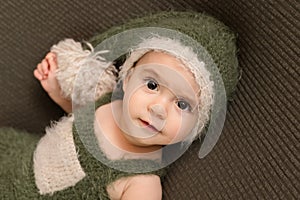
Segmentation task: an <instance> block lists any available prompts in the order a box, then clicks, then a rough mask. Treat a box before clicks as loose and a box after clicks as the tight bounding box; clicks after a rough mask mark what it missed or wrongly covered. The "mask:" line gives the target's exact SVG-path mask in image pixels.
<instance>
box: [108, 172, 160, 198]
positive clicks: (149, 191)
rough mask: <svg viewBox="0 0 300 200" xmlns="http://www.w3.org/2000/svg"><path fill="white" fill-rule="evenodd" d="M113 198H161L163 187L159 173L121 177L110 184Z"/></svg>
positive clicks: (110, 192) (110, 193) (110, 194)
mask: <svg viewBox="0 0 300 200" xmlns="http://www.w3.org/2000/svg"><path fill="white" fill-rule="evenodd" d="M107 192H108V194H109V196H110V198H111V199H120V200H140V199H143V200H161V199H162V187H161V182H160V178H159V176H157V175H136V176H133V177H128V178H121V179H119V180H117V181H115V182H113V183H112V184H111V185H109V186H108V188H107Z"/></svg>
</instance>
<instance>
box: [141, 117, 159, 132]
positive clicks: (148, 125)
mask: <svg viewBox="0 0 300 200" xmlns="http://www.w3.org/2000/svg"><path fill="white" fill-rule="evenodd" d="M139 120H140V122H141V124H142V126H145V127H148V128H149V129H151V130H152V131H155V132H159V130H157V128H155V127H154V126H153V125H151V124H150V123H149V122H147V121H145V120H142V119H139Z"/></svg>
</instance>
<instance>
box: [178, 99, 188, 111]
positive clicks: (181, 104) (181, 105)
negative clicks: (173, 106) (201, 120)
mask: <svg viewBox="0 0 300 200" xmlns="http://www.w3.org/2000/svg"><path fill="white" fill-rule="evenodd" d="M177 106H178V108H180V109H181V110H184V111H191V108H192V107H191V105H190V104H189V103H188V102H186V101H184V100H179V101H177Z"/></svg>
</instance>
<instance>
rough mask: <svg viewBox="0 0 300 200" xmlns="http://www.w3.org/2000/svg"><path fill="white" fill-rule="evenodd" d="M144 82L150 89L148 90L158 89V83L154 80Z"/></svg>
mask: <svg viewBox="0 0 300 200" xmlns="http://www.w3.org/2000/svg"><path fill="white" fill-rule="evenodd" d="M146 84H147V87H148V89H150V90H157V89H158V83H156V82H155V81H154V80H147V82H146Z"/></svg>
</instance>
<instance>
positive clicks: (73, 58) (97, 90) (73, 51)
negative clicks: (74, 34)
mask: <svg viewBox="0 0 300 200" xmlns="http://www.w3.org/2000/svg"><path fill="white" fill-rule="evenodd" d="M87 45H88V46H89V48H90V49H89V50H83V48H82V45H81V43H79V42H75V41H74V40H73V39H65V40H63V41H60V42H59V43H58V44H57V45H54V46H52V48H51V52H54V53H55V54H56V56H57V64H58V69H57V71H56V77H57V80H58V82H59V84H60V87H61V90H62V95H63V96H64V97H66V98H69V99H72V101H73V103H75V104H76V105H84V104H86V102H89V101H94V100H95V99H97V98H99V97H100V96H101V95H102V94H103V93H106V92H109V91H112V90H113V88H114V86H115V84H116V77H115V75H114V72H115V68H114V66H113V65H112V63H111V62H107V61H105V59H104V58H103V57H101V54H103V53H106V51H99V52H94V50H93V47H92V46H91V45H90V44H89V43H87ZM78 73H82V74H80V77H81V78H80V80H79V79H76V77H78ZM95 74H101V76H100V77H99V76H95ZM75 81H76V84H75ZM75 85H76V87H77V88H76V89H75V88H74V87H75ZM75 91H76V94H75V93H74V92H75Z"/></svg>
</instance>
